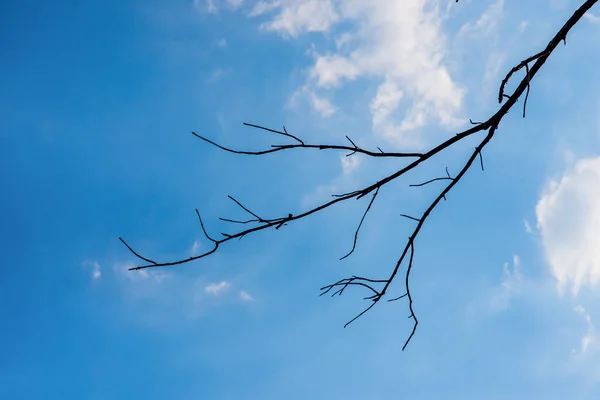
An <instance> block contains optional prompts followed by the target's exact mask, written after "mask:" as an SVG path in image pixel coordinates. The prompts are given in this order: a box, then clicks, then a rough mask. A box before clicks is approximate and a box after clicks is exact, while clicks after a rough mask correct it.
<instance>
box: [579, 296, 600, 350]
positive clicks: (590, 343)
mask: <svg viewBox="0 0 600 400" xmlns="http://www.w3.org/2000/svg"><path fill="white" fill-rule="evenodd" d="M573 310H574V311H575V312H576V313H577V314H578V315H579V316H581V317H582V318H583V319H584V320H585V323H586V325H587V330H586V332H585V334H584V335H583V337H582V338H581V343H580V346H579V353H580V354H590V353H592V352H595V351H596V350H597V348H598V341H597V338H596V327H595V325H594V322H593V321H592V317H591V316H590V314H589V313H588V312H587V311H586V309H585V308H584V307H583V306H582V305H577V306H575V307H574V308H573ZM573 352H577V350H576V349H573Z"/></svg>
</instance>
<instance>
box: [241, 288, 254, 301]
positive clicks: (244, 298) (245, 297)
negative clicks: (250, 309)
mask: <svg viewBox="0 0 600 400" xmlns="http://www.w3.org/2000/svg"><path fill="white" fill-rule="evenodd" d="M240 299H242V301H245V302H247V303H249V302H253V301H255V300H254V297H252V296H251V295H249V294H248V293H247V292H244V291H243V290H240Z"/></svg>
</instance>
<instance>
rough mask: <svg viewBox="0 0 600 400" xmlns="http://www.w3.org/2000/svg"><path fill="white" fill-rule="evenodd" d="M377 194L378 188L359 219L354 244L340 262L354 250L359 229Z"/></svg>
mask: <svg viewBox="0 0 600 400" xmlns="http://www.w3.org/2000/svg"><path fill="white" fill-rule="evenodd" d="M377 193H379V188H377V190H376V191H375V193H373V197H372V198H371V201H370V202H369V205H368V206H367V209H366V210H365V212H364V214H363V216H362V218H361V219H360V222H359V224H358V227H357V228H356V232H355V233H354V242H353V243H352V249H350V251H349V252H348V254H346V255H345V256H343V257H342V258H340V260H343V259H344V258H346V257H348V256H349V255H350V254H352V253H354V249H355V248H356V241H357V240H358V231H360V227H361V226H362V224H363V221H364V220H365V217H366V216H367V213H368V212H369V210H370V209H371V206H372V205H373V202H374V201H375V198H376V197H377Z"/></svg>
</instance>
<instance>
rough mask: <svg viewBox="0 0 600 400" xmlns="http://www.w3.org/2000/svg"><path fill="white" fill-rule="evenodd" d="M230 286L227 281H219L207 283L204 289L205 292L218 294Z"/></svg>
mask: <svg viewBox="0 0 600 400" xmlns="http://www.w3.org/2000/svg"><path fill="white" fill-rule="evenodd" d="M230 286H231V284H230V283H229V282H227V281H221V282H219V283H209V284H208V285H206V286H205V287H204V291H205V292H206V293H210V294H212V295H214V296H218V295H220V294H222V293H224V292H226V291H227V289H229V287H230Z"/></svg>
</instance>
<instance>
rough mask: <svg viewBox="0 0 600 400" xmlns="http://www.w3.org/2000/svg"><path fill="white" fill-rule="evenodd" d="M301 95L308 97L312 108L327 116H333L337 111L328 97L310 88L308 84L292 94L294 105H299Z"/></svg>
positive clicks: (291, 101)
mask: <svg viewBox="0 0 600 400" xmlns="http://www.w3.org/2000/svg"><path fill="white" fill-rule="evenodd" d="M300 97H303V98H305V99H307V100H308V102H309V104H310V105H311V106H312V108H314V109H315V110H316V111H317V112H318V113H319V114H321V116H323V117H325V118H326V117H330V116H332V115H333V114H335V112H336V108H335V106H334V105H333V104H331V102H330V101H329V100H328V99H326V98H324V97H321V96H319V95H317V94H316V93H315V92H314V91H312V90H311V89H309V88H308V86H303V87H302V88H300V89H298V90H297V91H296V93H294V94H293V95H292V98H291V99H290V103H291V104H292V106H295V105H297V102H298V99H299V98H300Z"/></svg>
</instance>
